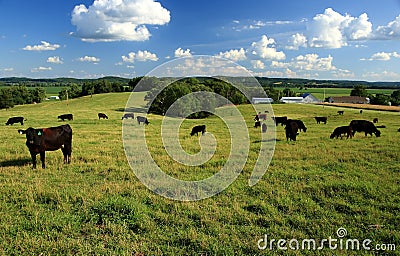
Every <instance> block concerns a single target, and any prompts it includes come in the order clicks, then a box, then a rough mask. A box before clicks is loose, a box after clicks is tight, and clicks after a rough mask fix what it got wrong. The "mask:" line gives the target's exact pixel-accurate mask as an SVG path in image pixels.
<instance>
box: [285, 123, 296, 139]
mask: <svg viewBox="0 0 400 256" xmlns="http://www.w3.org/2000/svg"><path fill="white" fill-rule="evenodd" d="M298 131H299V125H298V123H297V122H295V121H292V120H288V122H286V126H285V133H286V140H287V141H288V140H293V141H296V136H297V135H299V133H298Z"/></svg>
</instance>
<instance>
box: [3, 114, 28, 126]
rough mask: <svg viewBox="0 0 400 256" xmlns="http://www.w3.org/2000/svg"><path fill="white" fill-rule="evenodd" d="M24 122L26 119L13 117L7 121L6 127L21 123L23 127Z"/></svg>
mask: <svg viewBox="0 0 400 256" xmlns="http://www.w3.org/2000/svg"><path fill="white" fill-rule="evenodd" d="M24 121H26V119H24V118H23V117H22V116H14V117H10V118H9V119H8V120H7V123H6V125H13V124H15V123H21V125H24Z"/></svg>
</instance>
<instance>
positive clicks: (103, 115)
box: [97, 113, 108, 120]
mask: <svg viewBox="0 0 400 256" xmlns="http://www.w3.org/2000/svg"><path fill="white" fill-rule="evenodd" d="M97 116H98V117H99V120H100V118H103V119H108V116H107V115H106V114H104V113H98V114H97Z"/></svg>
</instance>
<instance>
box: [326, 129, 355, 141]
mask: <svg viewBox="0 0 400 256" xmlns="http://www.w3.org/2000/svg"><path fill="white" fill-rule="evenodd" d="M342 135H346V136H347V137H346V138H347V139H348V138H349V137H350V138H353V130H352V129H351V126H339V127H336V128H335V130H333V132H332V134H331V136H330V138H331V139H333V138H335V137H336V139H338V138H339V136H340V138H341V139H343V137H342Z"/></svg>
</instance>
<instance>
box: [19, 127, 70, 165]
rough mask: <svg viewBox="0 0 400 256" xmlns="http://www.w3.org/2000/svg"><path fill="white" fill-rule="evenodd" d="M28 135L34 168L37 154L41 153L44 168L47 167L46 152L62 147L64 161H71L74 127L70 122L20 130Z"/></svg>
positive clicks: (27, 139) (27, 141) (28, 144)
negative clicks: (72, 127) (55, 125)
mask: <svg viewBox="0 0 400 256" xmlns="http://www.w3.org/2000/svg"><path fill="white" fill-rule="evenodd" d="M18 132H19V133H20V134H25V135H26V146H27V147H28V149H29V152H30V153H31V157H32V163H33V168H34V169H35V168H36V155H37V154H40V161H41V162H42V168H46V164H45V152H46V151H54V150H58V149H60V148H61V151H62V152H63V155H64V163H70V162H71V152H72V129H71V127H70V126H69V125H68V124H65V125H60V126H57V127H50V128H39V129H34V128H32V127H29V128H28V129H26V130H18Z"/></svg>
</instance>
